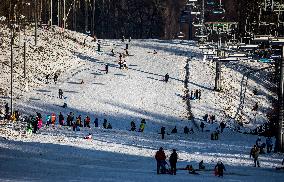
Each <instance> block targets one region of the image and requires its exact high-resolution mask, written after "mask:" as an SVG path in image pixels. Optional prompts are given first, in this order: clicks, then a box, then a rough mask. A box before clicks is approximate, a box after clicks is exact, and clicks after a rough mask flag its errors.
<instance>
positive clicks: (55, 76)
mask: <svg viewBox="0 0 284 182" xmlns="http://www.w3.org/2000/svg"><path fill="white" fill-rule="evenodd" d="M57 79H58V75H57V74H56V73H55V74H54V77H53V81H54V83H55V84H56V82H57Z"/></svg>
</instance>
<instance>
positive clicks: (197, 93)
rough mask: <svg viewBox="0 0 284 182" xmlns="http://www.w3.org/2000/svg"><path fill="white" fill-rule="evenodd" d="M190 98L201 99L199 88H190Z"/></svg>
mask: <svg viewBox="0 0 284 182" xmlns="http://www.w3.org/2000/svg"><path fill="white" fill-rule="evenodd" d="M189 99H191V100H195V99H196V100H197V99H198V100H200V99H201V90H200V89H196V90H192V91H191V92H190V98H189Z"/></svg>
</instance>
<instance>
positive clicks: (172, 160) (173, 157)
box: [169, 149, 178, 175]
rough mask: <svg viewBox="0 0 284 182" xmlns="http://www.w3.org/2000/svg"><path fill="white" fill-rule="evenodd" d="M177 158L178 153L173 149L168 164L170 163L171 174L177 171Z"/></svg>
mask: <svg viewBox="0 0 284 182" xmlns="http://www.w3.org/2000/svg"><path fill="white" fill-rule="evenodd" d="M177 159H178V155H177V153H176V149H173V153H172V154H171V156H170V159H169V161H170V165H171V174H173V175H176V171H177Z"/></svg>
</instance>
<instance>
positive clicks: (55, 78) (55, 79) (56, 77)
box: [45, 73, 58, 84]
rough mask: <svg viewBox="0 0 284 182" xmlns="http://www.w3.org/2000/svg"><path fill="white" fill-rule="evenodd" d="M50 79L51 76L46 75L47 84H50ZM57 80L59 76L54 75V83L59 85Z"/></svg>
mask: <svg viewBox="0 0 284 182" xmlns="http://www.w3.org/2000/svg"><path fill="white" fill-rule="evenodd" d="M49 77H50V74H46V75H45V79H46V84H48V83H49ZM57 80H58V75H57V73H54V76H53V81H54V83H55V84H56V83H57Z"/></svg>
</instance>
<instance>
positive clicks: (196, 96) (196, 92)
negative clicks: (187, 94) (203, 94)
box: [194, 89, 198, 99]
mask: <svg viewBox="0 0 284 182" xmlns="http://www.w3.org/2000/svg"><path fill="white" fill-rule="evenodd" d="M194 98H195V99H198V90H197V89H196V90H195V92H194Z"/></svg>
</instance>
